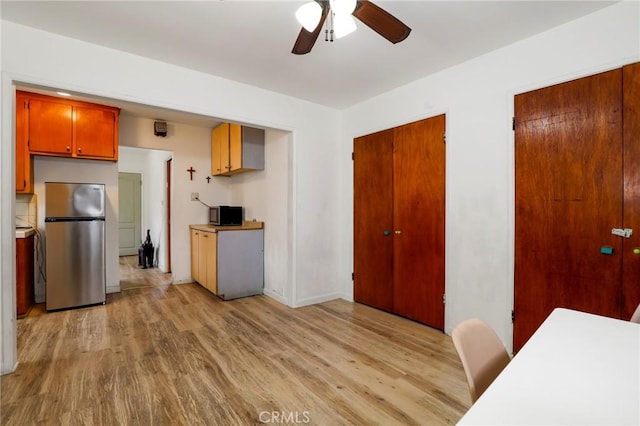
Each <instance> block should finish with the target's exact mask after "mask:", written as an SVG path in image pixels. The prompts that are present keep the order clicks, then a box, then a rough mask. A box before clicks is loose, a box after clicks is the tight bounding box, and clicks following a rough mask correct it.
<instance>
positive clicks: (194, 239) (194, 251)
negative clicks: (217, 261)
mask: <svg viewBox="0 0 640 426" xmlns="http://www.w3.org/2000/svg"><path fill="white" fill-rule="evenodd" d="M199 239H200V231H196V230H195V229H192V230H191V278H193V280H194V281H195V282H198V283H199V282H200V271H199V267H198V265H199V251H200V250H199V245H200V244H199V243H200V240H199Z"/></svg>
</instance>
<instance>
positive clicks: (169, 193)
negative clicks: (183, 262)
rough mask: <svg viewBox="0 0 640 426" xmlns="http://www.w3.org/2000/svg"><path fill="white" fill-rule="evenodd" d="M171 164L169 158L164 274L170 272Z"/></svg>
mask: <svg viewBox="0 0 640 426" xmlns="http://www.w3.org/2000/svg"><path fill="white" fill-rule="evenodd" d="M172 164H173V159H172V158H170V159H168V160H167V175H166V176H167V181H166V191H165V200H167V202H166V211H165V213H166V220H167V228H166V229H167V248H166V249H165V253H167V268H166V272H171V168H172Z"/></svg>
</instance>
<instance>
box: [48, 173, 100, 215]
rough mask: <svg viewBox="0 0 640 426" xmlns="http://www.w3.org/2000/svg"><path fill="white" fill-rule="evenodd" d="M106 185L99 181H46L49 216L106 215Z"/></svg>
mask: <svg viewBox="0 0 640 426" xmlns="http://www.w3.org/2000/svg"><path fill="white" fill-rule="evenodd" d="M104 204H105V194H104V185H103V184H98V183H95V184H93V183H57V182H46V183H45V215H46V217H48V218H54V217H55V218H71V217H104V215H105V205H104Z"/></svg>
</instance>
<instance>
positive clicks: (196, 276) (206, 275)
mask: <svg viewBox="0 0 640 426" xmlns="http://www.w3.org/2000/svg"><path fill="white" fill-rule="evenodd" d="M192 226H197V225H192ZM207 228H208V229H207ZM220 228H221V229H223V230H219V229H215V228H212V227H205V226H198V227H197V228H193V227H192V228H191V277H192V278H193V280H194V281H195V282H197V283H198V284H200V285H202V286H203V287H204V288H206V289H207V290H209V291H210V292H212V293H213V294H215V295H217V296H218V297H220V298H221V299H224V300H228V299H235V298H238V297H244V296H252V295H256V294H262V290H263V286H264V249H263V247H264V234H263V230H262V229H260V228H255V225H254V227H252V228H249V229H246V228H245V229H243V228H239V227H238V228H236V227H220ZM229 228H232V229H229Z"/></svg>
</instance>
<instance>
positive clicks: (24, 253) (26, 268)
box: [16, 235, 34, 315]
mask: <svg viewBox="0 0 640 426" xmlns="http://www.w3.org/2000/svg"><path fill="white" fill-rule="evenodd" d="M33 246H34V237H33V235H31V236H29V237H26V238H16V309H17V314H18V315H24V314H26V313H27V312H28V311H29V308H30V307H31V306H32V305H33V303H34V289H33V284H34V270H33V263H34V261H33Z"/></svg>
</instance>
